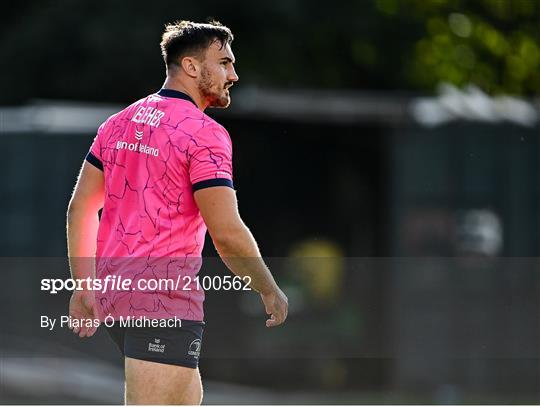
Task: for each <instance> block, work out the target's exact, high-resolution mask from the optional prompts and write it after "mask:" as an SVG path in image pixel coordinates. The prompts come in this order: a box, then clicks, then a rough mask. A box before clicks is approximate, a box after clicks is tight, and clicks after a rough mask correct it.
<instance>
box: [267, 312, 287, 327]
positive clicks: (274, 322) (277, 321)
mask: <svg viewBox="0 0 540 407" xmlns="http://www.w3.org/2000/svg"><path fill="white" fill-rule="evenodd" d="M282 323H283V319H282V318H279V317H276V316H275V315H272V317H271V318H270V319H268V320H266V326H267V327H268V328H272V327H274V326H278V325H281V324H282Z"/></svg>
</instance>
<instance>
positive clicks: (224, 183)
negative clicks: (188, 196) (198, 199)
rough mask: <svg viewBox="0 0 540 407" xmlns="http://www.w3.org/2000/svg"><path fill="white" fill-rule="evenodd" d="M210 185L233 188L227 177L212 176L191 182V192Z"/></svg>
mask: <svg viewBox="0 0 540 407" xmlns="http://www.w3.org/2000/svg"><path fill="white" fill-rule="evenodd" d="M210 187H229V188H233V189H234V185H233V182H232V181H231V180H230V179H227V178H213V179H207V180H205V181H199V182H196V183H195V184H193V192H195V191H198V190H199V189H204V188H210Z"/></svg>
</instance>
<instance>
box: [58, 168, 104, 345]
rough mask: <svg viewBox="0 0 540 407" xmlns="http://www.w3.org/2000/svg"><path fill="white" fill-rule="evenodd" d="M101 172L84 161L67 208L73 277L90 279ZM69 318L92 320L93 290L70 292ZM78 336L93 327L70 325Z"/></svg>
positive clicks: (90, 332) (101, 191)
mask: <svg viewBox="0 0 540 407" xmlns="http://www.w3.org/2000/svg"><path fill="white" fill-rule="evenodd" d="M104 184H105V182H104V177H103V171H101V170H99V169H98V168H96V167H94V166H93V165H92V164H89V163H88V162H86V161H85V162H84V164H83V166H82V169H81V172H80V174H79V178H78V180H77V184H76V186H75V190H74V192H73V196H72V197H71V200H70V202H69V206H68V211H67V243H68V256H69V264H70V270H71V277H72V278H73V279H87V278H88V277H90V278H94V275H95V261H94V256H95V255H96V241H97V230H98V226H99V219H98V210H99V209H100V208H102V207H103V197H104ZM69 315H70V317H71V318H73V319H79V320H83V319H95V318H97V316H98V315H97V309H96V303H95V297H94V292H93V291H91V290H90V291H86V290H84V291H74V292H73V295H72V296H71V300H70V303H69ZM72 329H73V332H74V333H75V334H79V336H81V337H84V336H92V335H93V334H94V333H95V331H96V329H97V328H95V327H91V328H87V327H85V326H72Z"/></svg>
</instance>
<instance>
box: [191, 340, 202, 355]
mask: <svg viewBox="0 0 540 407" xmlns="http://www.w3.org/2000/svg"><path fill="white" fill-rule="evenodd" d="M200 354H201V340H200V339H195V340H194V341H193V342H191V343H190V344H189V350H188V355H190V356H193V357H194V358H195V359H199V355H200Z"/></svg>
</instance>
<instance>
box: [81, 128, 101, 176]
mask: <svg viewBox="0 0 540 407" xmlns="http://www.w3.org/2000/svg"><path fill="white" fill-rule="evenodd" d="M104 127H105V123H103V124H102V125H101V126H99V129H98V131H97V134H96V137H94V141H93V142H92V146H91V147H90V151H88V154H87V155H86V161H88V162H89V163H90V164H92V165H93V166H94V167H96V168H97V169H99V170H101V171H103V158H102V156H101V151H102V149H101V137H100V135H101V134H102V133H103V128H104Z"/></svg>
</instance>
